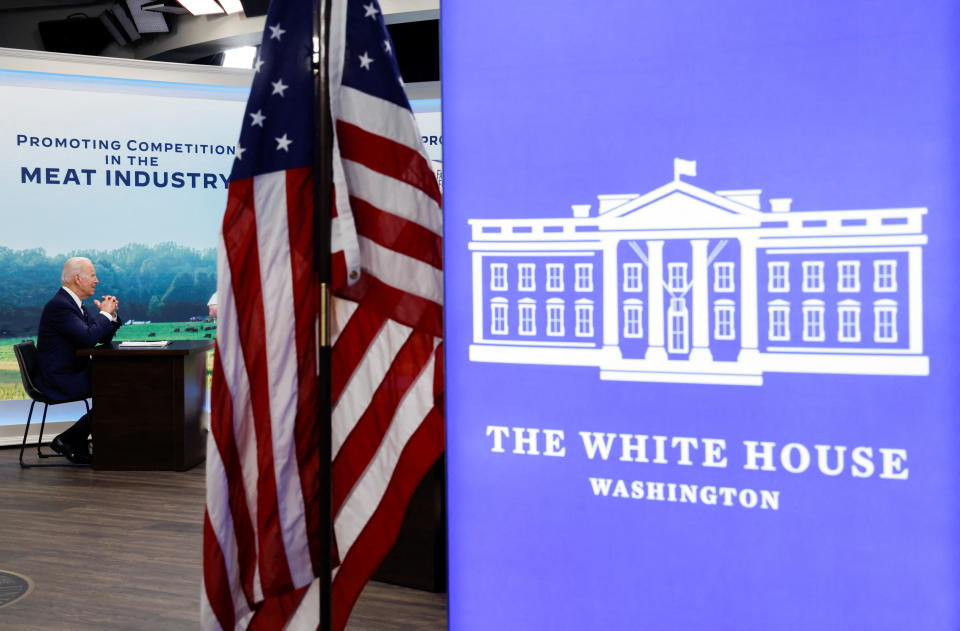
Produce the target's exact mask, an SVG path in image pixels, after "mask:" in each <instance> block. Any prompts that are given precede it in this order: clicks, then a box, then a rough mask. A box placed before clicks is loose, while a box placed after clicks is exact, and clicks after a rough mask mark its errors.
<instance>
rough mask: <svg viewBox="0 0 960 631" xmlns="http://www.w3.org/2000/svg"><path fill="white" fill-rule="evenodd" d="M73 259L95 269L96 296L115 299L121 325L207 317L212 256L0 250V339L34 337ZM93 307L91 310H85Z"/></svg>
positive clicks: (182, 251)
mask: <svg viewBox="0 0 960 631" xmlns="http://www.w3.org/2000/svg"><path fill="white" fill-rule="evenodd" d="M71 256H86V257H88V258H89V259H90V260H92V261H93V262H94V264H95V265H96V267H97V277H98V278H99V279H100V284H99V285H98V286H97V296H101V295H115V296H117V297H118V298H119V299H120V313H121V315H122V317H123V318H124V319H125V320H128V321H129V320H150V321H153V322H174V321H183V320H188V319H189V318H191V317H195V316H206V314H207V301H208V300H209V299H210V296H211V294H213V292H214V291H216V285H217V280H216V272H217V256H216V250H215V249H214V248H210V249H207V250H196V249H193V248H188V247H184V246H182V245H177V244H176V243H161V244H159V245H155V246H145V245H139V244H135V243H132V244H129V245H125V246H123V247H121V248H118V249H116V250H76V251H74V252H70V253H68V254H64V255H55V256H48V255H47V253H46V252H45V251H44V250H43V249H42V248H36V249H32V250H12V249H10V248H5V247H0V270H2V271H0V274H2V276H3V281H4V282H3V291H2V293H0V337H8V336H19V335H33V334H35V333H36V328H37V323H38V322H39V320H40V312H41V310H42V309H43V306H44V305H45V304H46V303H47V301H48V300H49V299H50V298H51V297H52V296H53V294H54V293H55V292H56V291H57V289H58V288H59V287H60V271H61V269H62V268H63V263H64V261H66V260H67V258H69V257H71ZM88 306H92V305H88Z"/></svg>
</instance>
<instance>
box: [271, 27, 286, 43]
mask: <svg viewBox="0 0 960 631" xmlns="http://www.w3.org/2000/svg"><path fill="white" fill-rule="evenodd" d="M284 33H286V31H285V30H283V29H282V28H280V25H279V24H277V25H276V26H271V27H270V39H275V40H277V41H278V42H279V41H280V36H281V35H283V34H284Z"/></svg>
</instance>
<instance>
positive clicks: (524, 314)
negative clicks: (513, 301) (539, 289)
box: [517, 298, 537, 335]
mask: <svg viewBox="0 0 960 631" xmlns="http://www.w3.org/2000/svg"><path fill="white" fill-rule="evenodd" d="M517 307H518V308H519V310H520V335H536V334H537V302H536V301H535V300H533V299H532V298H521V299H520V300H519V301H518V304H517Z"/></svg>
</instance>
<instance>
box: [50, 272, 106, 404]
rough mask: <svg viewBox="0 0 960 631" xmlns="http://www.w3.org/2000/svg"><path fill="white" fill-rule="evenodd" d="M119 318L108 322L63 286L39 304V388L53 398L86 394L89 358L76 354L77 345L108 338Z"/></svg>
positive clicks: (85, 345) (91, 345) (86, 345)
mask: <svg viewBox="0 0 960 631" xmlns="http://www.w3.org/2000/svg"><path fill="white" fill-rule="evenodd" d="M120 324H121V322H120V319H119V318H118V319H117V321H116V322H111V321H110V319H109V318H107V317H106V316H102V315H100V313H99V312H97V313H91V312H90V311H88V310H87V308H86V306H84V307H83V309H82V310H81V309H78V308H77V303H76V302H74V301H73V298H72V297H71V296H70V294H68V293H67V292H66V291H64V290H63V288H61V289H60V291H58V292H57V293H56V295H55V296H54V297H53V298H52V299H51V300H50V302H48V303H47V305H46V306H45V307H44V308H43V314H42V315H41V316H40V330H39V331H38V333H37V361H38V362H39V364H40V375H39V377H40V379H39V380H40V383H39V384H37V385H38V387H39V388H40V390H41V391H43V392H44V394H46V395H47V396H49V397H52V398H54V399H63V400H69V399H79V398H82V397H88V396H90V358H89V357H77V355H76V351H77V349H80V348H92V347H94V346H96V345H97V344H100V343H102V342H109V341H110V340H111V339H112V338H113V334H114V333H116V332H117V329H118V328H120Z"/></svg>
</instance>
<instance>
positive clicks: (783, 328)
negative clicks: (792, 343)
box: [767, 300, 790, 342]
mask: <svg viewBox="0 0 960 631" xmlns="http://www.w3.org/2000/svg"><path fill="white" fill-rule="evenodd" d="M767 317H768V320H769V321H770V327H769V330H768V331H767V338H768V339H769V340H771V341H774V342H786V341H789V340H790V303H789V302H787V301H786V300H771V301H770V304H769V305H767Z"/></svg>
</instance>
